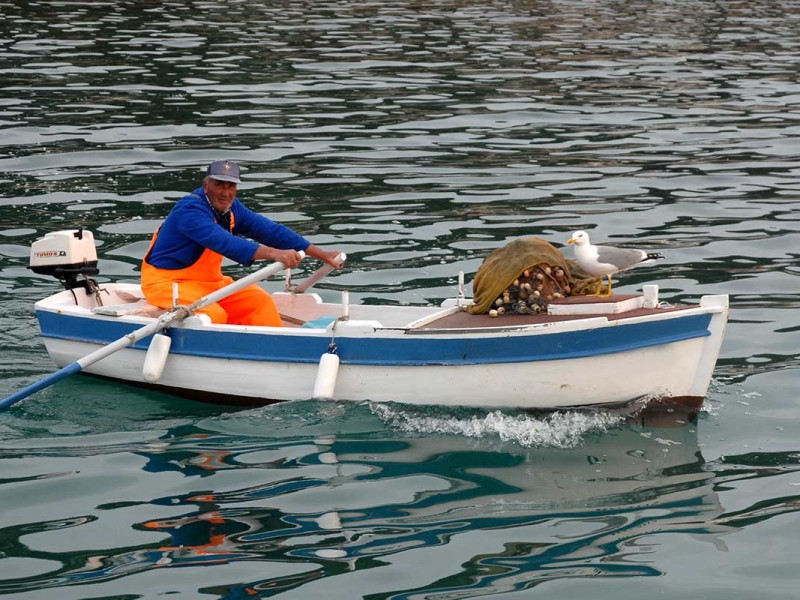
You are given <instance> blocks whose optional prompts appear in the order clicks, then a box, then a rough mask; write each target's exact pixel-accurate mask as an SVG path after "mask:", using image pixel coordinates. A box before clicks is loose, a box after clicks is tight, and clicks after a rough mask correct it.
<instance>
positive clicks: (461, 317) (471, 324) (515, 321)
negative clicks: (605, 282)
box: [419, 295, 692, 330]
mask: <svg viewBox="0 0 800 600" xmlns="http://www.w3.org/2000/svg"><path fill="white" fill-rule="evenodd" d="M637 297H638V296H637V295H613V296H609V297H594V296H573V297H569V298H565V299H563V300H560V301H558V302H557V304H559V305H561V306H565V305H582V306H583V305H589V306H591V307H593V309H594V310H597V311H598V312H580V313H575V314H556V315H551V314H540V315H517V314H504V315H501V316H498V317H491V316H489V315H488V314H482V315H471V314H469V313H468V312H465V311H459V312H456V313H452V314H449V315H445V316H442V317H441V318H439V319H436V320H433V321H430V322H428V323H425V324H424V325H422V326H421V327H420V328H419V329H422V330H430V329H480V328H486V327H524V326H526V325H539V324H543V323H558V322H562V321H574V320H578V319H586V318H590V317H605V318H607V319H608V320H610V321H612V320H617V319H630V318H634V317H641V316H645V315H653V314H663V313H665V312H672V311H680V310H687V309H690V308H692V307H691V306H661V307H658V308H633V309H631V310H624V311H620V312H611V311H612V310H613V309H612V308H611V307H612V306H618V305H619V304H620V303H621V302H625V301H627V300H630V299H633V298H637ZM598 305H600V306H603V305H608V306H609V308H608V310H609V312H603V309H602V308H597V307H598Z"/></svg>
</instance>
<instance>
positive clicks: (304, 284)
mask: <svg viewBox="0 0 800 600" xmlns="http://www.w3.org/2000/svg"><path fill="white" fill-rule="evenodd" d="M334 260H335V261H336V262H337V263H338V265H339V266H340V267H341V266H342V265H343V264H344V262H345V261H346V260H347V255H346V254H345V253H344V252H342V253H340V254H339V255H338V256H337V257H336V258H335V259H334ZM336 268H337V267H334V266H333V265H324V266H322V267H320V268H319V269H317V270H316V271H314V272H313V273H312V274H311V275H309V276H308V278H307V279H305V280H304V281H301V282H300V283H298V284H297V285H296V286H294V287H293V288H292V292H294V293H295V294H302V293H303V292H305V291H306V290H307V289H308V288H310V287H311V286H312V285H314V284H315V283H317V282H318V281H319V280H320V279H322V278H323V277H325V276H326V275H327V274H328V273H330V272H331V271H333V270H334V269H336Z"/></svg>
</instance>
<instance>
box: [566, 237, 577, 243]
mask: <svg viewBox="0 0 800 600" xmlns="http://www.w3.org/2000/svg"><path fill="white" fill-rule="evenodd" d="M567 243H568V244H574V243H575V238H569V239H568V240H567Z"/></svg>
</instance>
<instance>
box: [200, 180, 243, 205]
mask: <svg viewBox="0 0 800 600" xmlns="http://www.w3.org/2000/svg"><path fill="white" fill-rule="evenodd" d="M236 188H237V186H236V184H235V183H233V182H232V181H217V180H216V179H212V178H210V177H209V178H207V179H204V180H203V190H204V191H205V193H206V197H207V198H208V201H209V202H211V206H213V207H214V210H216V211H217V212H220V213H225V212H227V211H228V210H230V208H231V205H232V204H233V200H234V199H235V198H236Z"/></svg>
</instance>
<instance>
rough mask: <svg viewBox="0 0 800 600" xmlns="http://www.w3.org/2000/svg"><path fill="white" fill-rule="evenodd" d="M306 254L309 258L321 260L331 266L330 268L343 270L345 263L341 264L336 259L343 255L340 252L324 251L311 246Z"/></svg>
mask: <svg viewBox="0 0 800 600" xmlns="http://www.w3.org/2000/svg"><path fill="white" fill-rule="evenodd" d="M306 254H308V255H309V256H311V257H313V258H316V259H317V260H321V261H322V262H324V263H326V264H329V265H330V266H332V267H334V268H336V269H341V268H342V265H344V263H340V262H339V261H337V260H336V259H337V258H338V256H339V255H340V254H342V253H341V252H340V251H339V250H323V249H322V248H319V247H318V246H315V245H314V244H311V245H310V246H309V247H308V248H306Z"/></svg>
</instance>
